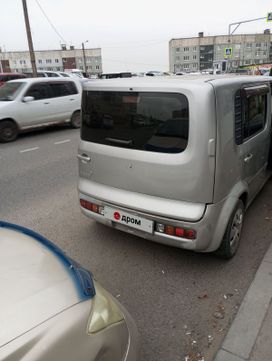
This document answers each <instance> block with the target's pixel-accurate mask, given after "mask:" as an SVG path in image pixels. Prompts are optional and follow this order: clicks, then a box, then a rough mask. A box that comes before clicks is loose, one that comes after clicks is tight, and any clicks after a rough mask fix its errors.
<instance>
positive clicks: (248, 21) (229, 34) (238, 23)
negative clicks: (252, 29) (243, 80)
mask: <svg viewBox="0 0 272 361" xmlns="http://www.w3.org/2000/svg"><path fill="white" fill-rule="evenodd" d="M264 19H267V17H262V18H256V19H249V20H243V21H237V22H236V23H231V24H229V31H228V43H230V37H231V35H232V34H233V33H234V32H235V31H236V30H237V29H238V28H239V26H240V25H241V24H244V23H251V22H252V21H257V20H264ZM233 25H236V26H235V29H234V30H233V31H231V27H232V26H233ZM243 54H244V51H243ZM229 70H230V69H229V58H227V71H229Z"/></svg>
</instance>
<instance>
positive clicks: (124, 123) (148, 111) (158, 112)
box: [81, 91, 189, 153]
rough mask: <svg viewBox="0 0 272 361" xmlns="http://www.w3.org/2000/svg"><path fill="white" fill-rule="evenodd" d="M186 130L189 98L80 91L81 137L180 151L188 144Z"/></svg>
mask: <svg viewBox="0 0 272 361" xmlns="http://www.w3.org/2000/svg"><path fill="white" fill-rule="evenodd" d="M188 132H189V109H188V100H187V98H186V97H185V96H184V95H182V94H175V93H157V92H156V93H151V92H150V93H149V92H141V93H138V92H134V93H132V92H129V93H127V92H95V91H89V92H87V91H85V92H83V103H82V128H81V138H82V139H83V140H86V141H91V142H95V143H100V144H107V145H111V146H117V147H128V148H132V149H139V150H147V151H153V152H162V153H179V152H182V151H184V149H185V148H186V146H187V143H188Z"/></svg>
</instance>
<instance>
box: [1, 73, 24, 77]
mask: <svg viewBox="0 0 272 361" xmlns="http://www.w3.org/2000/svg"><path fill="white" fill-rule="evenodd" d="M3 75H19V76H21V75H22V76H24V74H23V73H0V76H3Z"/></svg>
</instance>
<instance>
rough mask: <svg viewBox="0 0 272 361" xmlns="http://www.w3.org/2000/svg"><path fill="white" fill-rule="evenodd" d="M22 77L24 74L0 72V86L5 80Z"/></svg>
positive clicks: (24, 76)
mask: <svg viewBox="0 0 272 361" xmlns="http://www.w3.org/2000/svg"><path fill="white" fill-rule="evenodd" d="M22 78H26V75H24V74H21V73H0V86H1V85H3V84H4V83H5V82H6V81H9V80H14V79H22Z"/></svg>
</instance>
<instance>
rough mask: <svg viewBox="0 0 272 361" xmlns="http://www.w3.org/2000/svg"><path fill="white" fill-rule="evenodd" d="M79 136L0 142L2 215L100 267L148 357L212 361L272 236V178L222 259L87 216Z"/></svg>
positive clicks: (148, 360) (48, 134)
mask: <svg viewBox="0 0 272 361" xmlns="http://www.w3.org/2000/svg"><path fill="white" fill-rule="evenodd" d="M78 140H79V132H78V130H71V129H63V128H62V129H52V130H47V131H43V132H39V133H32V134H28V135H23V136H21V137H19V139H18V140H17V141H16V142H14V143H10V144H0V219H2V220H6V221H9V222H15V223H18V224H20V225H23V226H26V227H30V228H32V229H34V230H35V231H38V232H40V233H42V234H43V235H44V236H46V237H48V238H49V239H50V240H52V241H54V242H55V243H56V244H58V245H59V246H60V247H62V248H63V249H64V250H65V251H66V252H67V254H69V255H70V256H71V257H73V258H74V259H76V260H77V261H78V262H80V263H81V264H83V265H84V266H86V267H88V268H89V269H91V270H92V272H93V273H94V275H95V277H96V279H97V280H99V282H100V283H101V284H102V285H103V286H104V287H106V288H107V289H108V290H109V291H110V292H111V293H112V294H114V295H115V296H116V297H117V298H118V299H119V300H120V301H121V302H122V303H123V304H124V305H125V306H126V307H127V309H128V310H129V311H130V313H131V315H132V316H133V317H134V319H135V321H136V323H137V325H138V328H139V332H140V337H141V359H140V360H141V361H182V360H187V361H196V360H197V361H198V360H205V361H210V360H212V359H213V355H214V354H215V352H216V350H217V349H218V348H219V345H220V342H221V341H222V339H223V337H224V335H225V334H226V331H227V329H228V327H229V324H230V322H231V320H232V319H233V317H234V315H235V313H236V311H237V307H238V305H239V304H240V303H241V301H242V299H243V296H244V294H245V292H246V291H247V288H248V287H249V285H250V283H251V281H252V279H253V277H254V274H255V271H256V269H257V268H258V265H259V264H260V261H261V259H262V257H263V255H264V253H265V251H266V250H267V248H268V246H269V244H270V242H271V239H272V227H271V226H272V182H271V181H269V182H268V183H267V184H266V186H265V187H264V189H263V190H262V192H261V193H260V195H259V196H258V197H257V198H256V200H255V201H254V203H253V204H252V206H251V207H250V208H249V210H248V212H247V215H246V219H245V224H244V230H243V237H242V244H241V247H240V249H239V251H238V254H237V255H236V256H235V258H234V259H232V260H231V261H222V260H221V259H218V258H216V257H215V256H213V255H209V254H195V253H192V252H187V251H184V250H180V249H175V248H171V247H166V246H163V245H160V244H156V243H152V242H150V241H147V240H143V239H140V238H137V237H135V236H132V235H128V234H125V233H122V232H120V231H117V230H113V229H110V228H107V227H105V226H103V225H100V224H96V223H95V222H93V221H91V220H89V219H87V218H86V217H85V216H84V215H82V214H81V213H80V210H79V205H78V198H77V188H76V187H77V172H78V169H77V159H76V154H77V144H78ZM202 356H203V357H204V359H203V358H202ZM186 357H187V358H186Z"/></svg>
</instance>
